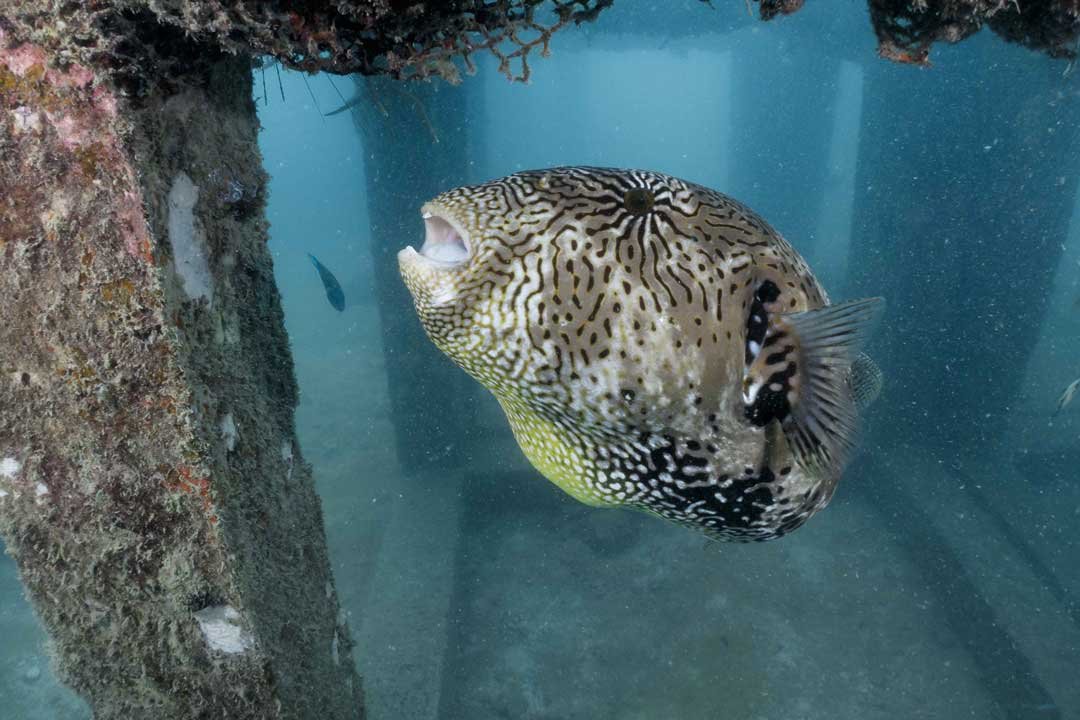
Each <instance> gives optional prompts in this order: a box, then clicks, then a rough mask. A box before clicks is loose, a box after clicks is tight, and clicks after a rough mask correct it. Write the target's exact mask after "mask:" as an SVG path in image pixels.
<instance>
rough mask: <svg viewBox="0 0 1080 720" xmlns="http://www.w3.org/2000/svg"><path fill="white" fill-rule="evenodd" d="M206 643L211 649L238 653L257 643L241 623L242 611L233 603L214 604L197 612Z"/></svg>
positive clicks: (196, 615) (230, 653) (231, 653)
mask: <svg viewBox="0 0 1080 720" xmlns="http://www.w3.org/2000/svg"><path fill="white" fill-rule="evenodd" d="M195 619H196V620H198V621H199V629H200V630H202V633H203V637H204V638H206V644H207V645H209V646H210V649H211V650H216V651H218V652H223V653H226V654H228V655H236V654H238V653H242V652H246V651H247V650H249V649H251V647H252V646H253V645H254V644H255V641H254V639H253V638H252V637H251V634H250V633H249V632H247V631H246V630H244V628H243V627H242V626H241V625H240V620H241V618H240V613H238V612H237V611H236V609H235V608H233V607H232V606H231V605H214V606H213V607H208V608H203V609H202V610H200V611H199V612H197V613H195Z"/></svg>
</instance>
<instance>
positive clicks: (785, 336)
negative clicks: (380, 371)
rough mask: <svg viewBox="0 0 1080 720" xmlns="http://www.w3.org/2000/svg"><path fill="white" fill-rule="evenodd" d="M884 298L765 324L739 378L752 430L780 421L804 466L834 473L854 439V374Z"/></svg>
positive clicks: (780, 317) (782, 317) (774, 318)
mask: <svg viewBox="0 0 1080 720" xmlns="http://www.w3.org/2000/svg"><path fill="white" fill-rule="evenodd" d="M882 307H883V302H882V300H881V298H868V299H864V300H853V301H851V302H847V303H842V304H839V305H830V306H828V307H823V308H818V309H817V310H809V311H807V312H801V313H791V314H788V315H774V316H770V317H769V319H768V329H767V331H766V334H765V338H764V341H763V342H762V343H761V346H760V348H757V347H755V348H753V350H754V352H753V353H752V355H753V359H752V361H751V363H750V364H749V367H747V369H746V374H745V377H744V380H743V402H744V410H745V413H746V417H747V418H748V419H749V420H750V421H751V422H753V423H754V424H755V425H759V426H765V425H767V424H768V423H770V422H772V421H773V420H777V421H779V422H780V425H781V428H782V429H783V431H784V437H785V438H786V439H787V443H788V446H789V448H790V449H791V452H792V453H793V454H794V455H795V459H796V461H797V462H798V463H799V464H800V465H801V466H802V467H804V468H806V469H809V470H818V471H825V472H836V471H839V469H840V467H841V466H842V465H843V464H844V461H845V460H846V458H847V455H848V453H849V451H850V449H851V446H852V444H853V442H854V436H855V419H856V394H855V392H854V391H853V388H852V382H851V381H852V372H853V370H855V371H856V372H862V370H860V369H858V368H853V364H855V363H856V353H857V351H858V347H859V344H860V343H861V341H862V339H863V337H864V336H865V335H866V332H867V331H868V329H869V328H870V326H871V325H872V323H873V321H874V319H875V318H876V317H877V316H878V315H879V314H880V312H881V309H882Z"/></svg>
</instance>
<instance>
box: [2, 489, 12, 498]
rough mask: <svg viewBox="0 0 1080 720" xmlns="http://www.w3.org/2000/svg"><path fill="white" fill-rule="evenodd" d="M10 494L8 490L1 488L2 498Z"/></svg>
mask: <svg viewBox="0 0 1080 720" xmlns="http://www.w3.org/2000/svg"><path fill="white" fill-rule="evenodd" d="M10 494H11V493H9V492H8V491H7V490H0V498H6V497H7V496H8V495H10Z"/></svg>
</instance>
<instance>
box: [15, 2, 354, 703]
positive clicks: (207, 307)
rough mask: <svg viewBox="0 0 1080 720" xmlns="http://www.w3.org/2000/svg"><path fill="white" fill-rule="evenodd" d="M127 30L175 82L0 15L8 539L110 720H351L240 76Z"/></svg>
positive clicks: (250, 108)
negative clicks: (77, 52) (76, 53)
mask: <svg viewBox="0 0 1080 720" xmlns="http://www.w3.org/2000/svg"><path fill="white" fill-rule="evenodd" d="M24 5H29V3H26V4H24ZM78 18H79V12H75V13H74V14H73V17H71V18H69V19H68V22H69V24H68V27H67V28H66V30H65V31H66V32H69V33H76V34H77V33H80V32H87V31H91V28H89V27H88V26H79V24H78ZM125 18H126V20H127V21H128V22H130V23H131V25H130V27H129V28H128V33H130V35H129V36H127V37H125V38H122V39H121V40H123V41H124V42H127V41H132V42H133V41H134V40H133V39H134V38H135V37H139V38H140V39H142V40H143V41H145V42H149V43H152V44H153V45H154V46H156V47H158V48H160V49H161V52H162V53H164V52H165V48H168V51H169V52H170V53H171V56H170V57H169V58H162V57H159V62H160V63H161V67H162V68H169V70H171V72H172V73H173V74H171V75H169V76H168V77H166V71H164V70H163V71H162V74H161V75H160V76H158V77H149V78H144V80H147V82H146V84H144V85H141V86H139V87H131V86H124V85H122V84H120V83H118V82H117V81H115V79H114V78H113V77H111V76H109V75H108V74H107V72H106V71H105V70H104V69H103V68H104V66H103V65H102V66H98V65H94V64H89V65H88V64H80V63H78V62H72V61H71V58H70V56H68V55H66V54H65V53H64V52H63V50H62V49H61V48H58V47H57V46H55V45H52V44H51V43H50V34H49V31H50V28H42V27H41V26H40V25H36V24H35V25H31V24H26V25H23V24H20V18H19V17H18V16H11V15H2V14H0V304H2V308H3V321H2V322H0V534H2V536H3V539H4V542H5V544H6V546H7V549H8V552H10V553H11V554H12V556H13V557H14V558H15V559H16V561H17V563H18V567H19V571H20V575H21V577H22V580H23V582H24V584H25V587H26V591H27V594H28V595H29V596H30V598H31V600H32V601H33V604H34V607H35V608H36V610H37V612H38V614H39V616H40V617H41V620H42V622H43V623H44V625H45V627H46V629H47V630H48V632H49V634H50V636H51V638H52V641H53V647H54V652H55V657H54V662H55V666H56V669H57V671H58V673H59V675H60V677H61V678H62V679H63V680H64V681H65V682H67V683H68V684H70V685H71V686H72V687H73V688H74V689H75V690H77V691H78V692H79V693H81V694H82V695H83V696H84V697H85V698H86V699H87V700H88V701H89V703H90V704H91V706H92V708H93V711H94V716H95V717H96V718H99V720H108V719H109V718H125V719H129V718H155V719H158V720H160V719H165V718H175V719H176V720H181V719H183V720H188V719H190V718H196V717H218V718H220V717H227V718H231V719H234V720H243V719H245V718H249V719H251V720H255V719H259V720H263V719H265V718H310V717H318V718H327V719H331V718H333V719H335V720H336V719H341V720H346V719H348V720H356V719H358V718H361V717H362V716H363V707H362V697H361V687H360V680H359V677H358V676H357V674H356V672H355V669H354V665H353V659H352V653H351V642H350V639H349V638H350V634H349V629H348V627H347V626H346V624H345V622H344V620H343V618H341V617H340V614H339V608H338V602H337V596H336V592H335V589H334V582H333V579H332V577H331V573H330V567H329V564H328V560H327V551H326V544H325V539H324V535H323V526H322V516H321V510H320V506H319V500H318V497H317V496H316V494H315V491H314V486H313V482H312V477H311V472H310V469H309V467H308V466H307V465H306V464H305V463H304V461H303V458H302V456H301V453H300V449H299V447H298V446H297V443H296V436H295V432H294V427H293V410H294V408H295V406H296V402H297V391H296V385H295V381H294V379H293V371H292V360H291V356H290V354H289V348H288V342H287V338H286V335H285V332H284V328H283V324H282V313H281V307H280V303H279V297H278V294H277V290H276V288H275V285H274V279H273V270H272V266H271V260H270V256H269V254H268V252H267V248H266V222H265V220H264V218H263V204H264V202H265V187H266V182H265V174H264V173H263V171H262V169H261V167H260V157H259V155H258V151H257V146H256V133H257V127H258V124H257V120H256V117H255V107H254V104H253V102H252V100H251V89H250V85H251V69H250V61H249V60H247V59H246V58H237V57H231V56H227V55H224V54H222V53H220V52H217V51H214V50H212V49H210V48H206V47H204V46H199V45H196V44H194V43H192V42H190V41H189V40H187V39H186V38H185V36H184V33H183V31H182V30H180V29H173V28H169V27H165V26H161V25H158V24H157V22H156V21H155V20H154V19H153V18H152V17H150V18H148V17H144V16H139V15H137V14H136V15H129V16H125ZM51 31H53V33H54V35H53V36H54V37H55V33H59V32H60V30H59V28H58V27H53V28H51ZM80 37H82V38H83V40H84V41H87V42H114V41H115V42H117V43H118V45H117V48H118V49H117V52H120V48H121V47H122V45H120V44H119V42H120V41H119V40H117V39H116V38H103V37H100V36H94V35H93V32H90V33H89V35H80ZM173 62H175V63H176V64H175V65H173V64H170V63H173Z"/></svg>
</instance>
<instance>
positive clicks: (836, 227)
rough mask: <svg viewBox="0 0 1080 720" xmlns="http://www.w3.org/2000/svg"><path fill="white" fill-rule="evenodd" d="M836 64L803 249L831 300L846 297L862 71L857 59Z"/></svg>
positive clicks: (860, 111)
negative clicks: (820, 171) (818, 182)
mask: <svg viewBox="0 0 1080 720" xmlns="http://www.w3.org/2000/svg"><path fill="white" fill-rule="evenodd" d="M838 70H839V72H838V73H837V76H836V90H835V95H834V97H833V101H832V113H833V118H832V138H831V140H830V142H829V155H828V158H827V163H828V165H827V167H826V175H825V185H824V189H823V195H822V198H821V210H820V215H819V217H818V224H817V231H816V232H815V238H816V242H815V243H814V244H813V245H812V246H811V247H810V248H809V249H808V251H807V253H806V259H807V260H808V261H809V263H810V266H811V267H812V268H813V269H814V273H815V274H816V275H817V278H818V280H820V281H821V283H822V284H823V285H824V286H825V289H826V290H827V291H828V292H829V295H830V297H831V298H832V300H833V302H836V301H838V300H843V299H847V298H846V294H845V287H844V284H845V281H846V279H847V278H846V274H847V266H848V253H849V252H850V250H851V225H852V220H853V218H852V213H853V211H854V207H855V167H856V162H857V160H858V155H859V123H860V121H861V119H862V88H863V71H862V68H861V67H860V66H859V65H857V64H856V63H853V62H849V61H842V62H841V63H840V66H839V68H838Z"/></svg>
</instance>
